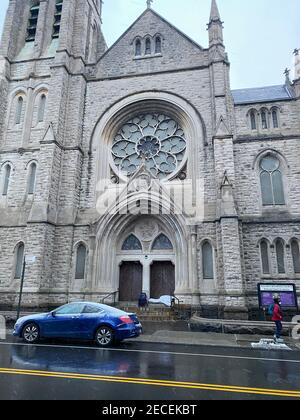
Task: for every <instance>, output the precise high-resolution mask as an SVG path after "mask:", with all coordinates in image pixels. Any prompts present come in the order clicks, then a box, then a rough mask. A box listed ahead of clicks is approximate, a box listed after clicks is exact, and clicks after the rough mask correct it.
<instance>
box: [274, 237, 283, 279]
mask: <svg viewBox="0 0 300 420" xmlns="http://www.w3.org/2000/svg"><path fill="white" fill-rule="evenodd" d="M276 260H277V271H278V274H285V259H284V243H283V241H282V240H281V239H277V241H276Z"/></svg>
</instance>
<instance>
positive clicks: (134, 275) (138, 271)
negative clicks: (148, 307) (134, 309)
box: [119, 261, 143, 302]
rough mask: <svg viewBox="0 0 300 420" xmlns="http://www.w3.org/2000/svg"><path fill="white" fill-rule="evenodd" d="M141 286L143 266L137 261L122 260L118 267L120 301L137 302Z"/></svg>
mask: <svg viewBox="0 0 300 420" xmlns="http://www.w3.org/2000/svg"><path fill="white" fill-rule="evenodd" d="M142 288H143V266H142V264H141V263H139V262H131V261H130V262H123V263H122V265H121V267H120V286H119V301H120V302H137V301H138V300H139V296H140V294H141V292H142Z"/></svg>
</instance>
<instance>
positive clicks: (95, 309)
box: [82, 305, 104, 314]
mask: <svg viewBox="0 0 300 420" xmlns="http://www.w3.org/2000/svg"><path fill="white" fill-rule="evenodd" d="M82 313H84V314H100V313H104V311H103V309H102V308H100V307H99V306H96V305H85V307H84V309H83V312H82Z"/></svg>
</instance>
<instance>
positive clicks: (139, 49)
mask: <svg viewBox="0 0 300 420" xmlns="http://www.w3.org/2000/svg"><path fill="white" fill-rule="evenodd" d="M141 55H142V43H141V40H140V39H137V40H136V41H135V56H136V57H139V56H141Z"/></svg>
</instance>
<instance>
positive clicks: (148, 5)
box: [147, 0, 153, 9]
mask: <svg viewBox="0 0 300 420" xmlns="http://www.w3.org/2000/svg"><path fill="white" fill-rule="evenodd" d="M151 3H153V0H147V9H150V8H151Z"/></svg>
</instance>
